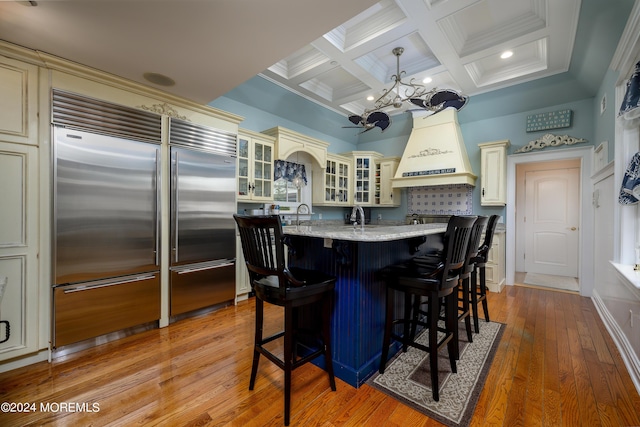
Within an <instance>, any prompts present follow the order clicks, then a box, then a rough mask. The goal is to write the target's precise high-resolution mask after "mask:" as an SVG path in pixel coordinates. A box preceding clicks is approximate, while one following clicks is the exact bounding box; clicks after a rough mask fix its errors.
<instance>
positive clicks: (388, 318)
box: [378, 286, 394, 374]
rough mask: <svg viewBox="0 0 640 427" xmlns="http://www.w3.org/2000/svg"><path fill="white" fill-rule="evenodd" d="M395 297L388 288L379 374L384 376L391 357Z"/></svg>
mask: <svg viewBox="0 0 640 427" xmlns="http://www.w3.org/2000/svg"><path fill="white" fill-rule="evenodd" d="M393 296H394V291H393V289H392V288H390V287H388V286H387V302H386V313H385V316H384V336H383V338H382V354H381V356H380V368H379V369H378V372H380V373H381V374H384V369H385V367H386V366H387V357H388V356H389V342H390V341H391V328H392V324H393V318H392V317H393V304H394V301H393Z"/></svg>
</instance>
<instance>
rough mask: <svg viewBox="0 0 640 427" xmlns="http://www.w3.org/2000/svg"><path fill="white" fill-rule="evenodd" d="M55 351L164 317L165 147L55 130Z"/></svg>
mask: <svg viewBox="0 0 640 427" xmlns="http://www.w3.org/2000/svg"><path fill="white" fill-rule="evenodd" d="M54 150H55V163H54V224H53V227H54V230H55V233H54V236H53V239H54V248H53V252H54V254H53V255H54V261H55V262H54V266H53V269H54V279H55V280H54V346H55V347H59V346H63V345H66V344H69V343H73V342H77V341H81V340H84V339H88V338H92V337H96V336H99V335H103V334H106V333H110V332H115V331H118V330H121V329H125V328H128V327H132V326H135V325H139V324H143V323H146V322H151V321H154V320H157V319H159V318H160V274H159V268H160V267H159V258H158V257H159V248H158V244H159V189H158V188H159V187H158V179H159V176H160V156H159V151H160V146H159V145H155V144H150V143H146V142H141V141H134V140H128V139H124V138H119V137H114V136H107V135H100V134H95V133H91V132H86V131H79V130H74V129H68V128H64V127H56V128H55V129H54Z"/></svg>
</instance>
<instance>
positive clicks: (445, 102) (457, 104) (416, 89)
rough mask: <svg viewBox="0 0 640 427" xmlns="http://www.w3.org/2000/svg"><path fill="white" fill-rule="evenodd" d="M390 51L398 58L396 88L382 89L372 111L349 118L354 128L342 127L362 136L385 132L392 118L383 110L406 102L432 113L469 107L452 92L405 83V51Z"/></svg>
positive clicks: (413, 82) (394, 84) (467, 99)
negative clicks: (373, 131) (376, 130)
mask: <svg viewBox="0 0 640 427" xmlns="http://www.w3.org/2000/svg"><path fill="white" fill-rule="evenodd" d="M391 52H392V53H393V54H394V55H395V56H396V74H394V75H393V76H391V79H392V80H393V86H391V87H390V88H389V89H384V90H383V92H382V95H381V96H380V97H379V98H378V99H376V101H375V103H374V106H373V108H372V109H365V110H364V112H363V113H362V115H356V114H354V115H351V116H349V121H350V122H351V123H353V124H354V125H355V126H343V127H344V128H360V129H364V130H363V131H362V132H360V133H363V132H367V131H370V130H371V129H373V128H374V127H379V128H380V129H381V130H382V131H383V132H384V130H385V129H387V128H388V127H389V125H391V118H390V117H389V115H388V114H387V113H385V112H384V111H382V110H383V109H385V108H387V107H390V106H393V108H401V107H402V105H403V104H404V103H405V102H410V103H412V104H413V105H414V106H418V107H420V108H421V109H424V110H426V111H431V112H432V113H433V114H436V113H438V112H440V111H442V110H444V109H445V108H448V107H452V108H455V109H456V110H460V109H462V107H464V106H465V105H467V102H469V97H468V96H466V95H463V94H461V93H459V92H456V91H454V90H452V89H445V90H438V89H437V88H432V89H427V88H426V87H425V86H423V85H421V84H420V83H417V82H415V81H414V80H415V79H411V80H410V81H409V82H408V83H407V82H403V81H402V75H403V74H406V72H405V71H400V55H402V53H403V52H404V48H402V47H396V48H394V49H393V50H392V51H391Z"/></svg>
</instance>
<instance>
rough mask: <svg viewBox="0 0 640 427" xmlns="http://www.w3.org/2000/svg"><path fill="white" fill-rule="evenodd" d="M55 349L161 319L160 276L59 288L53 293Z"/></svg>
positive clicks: (133, 277)
mask: <svg viewBox="0 0 640 427" xmlns="http://www.w3.org/2000/svg"><path fill="white" fill-rule="evenodd" d="M53 303H54V341H53V345H54V347H60V346H63V345H67V344H71V343H74V342H78V341H82V340H85V339H88V338H94V337H97V336H100V335H104V334H108V333H110V332H115V331H119V330H122V329H126V328H130V327H133V326H137V325H141V324H143V323H147V322H152V321H155V320H158V319H159V318H160V275H159V274H157V273H155V274H153V273H150V274H147V275H137V276H128V277H124V278H121V279H120V280H112V281H111V282H106V281H102V282H92V283H84V284H79V285H78V284H76V285H68V286H58V287H55V288H54V291H53Z"/></svg>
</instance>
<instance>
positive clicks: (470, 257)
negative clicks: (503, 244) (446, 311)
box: [458, 216, 489, 342]
mask: <svg viewBox="0 0 640 427" xmlns="http://www.w3.org/2000/svg"><path fill="white" fill-rule="evenodd" d="M488 221H489V217H486V216H479V217H478V219H476V222H475V223H474V224H473V229H472V230H471V237H470V238H469V244H468V245H467V254H466V257H465V262H464V267H462V272H461V273H460V295H459V297H458V321H460V320H462V319H464V322H465V327H466V330H467V340H468V341H469V342H473V337H472V333H471V308H472V299H473V295H475V294H476V289H475V288H474V289H473V290H472V289H471V288H472V286H471V284H472V283H473V282H472V281H471V276H472V274H473V271H474V270H475V262H474V260H475V259H476V258H477V257H478V248H479V245H480V239H481V238H482V232H483V231H484V229H485V227H486V226H487V222H488ZM460 304H462V305H460ZM474 315H475V316H477V313H474Z"/></svg>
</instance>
